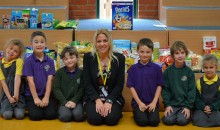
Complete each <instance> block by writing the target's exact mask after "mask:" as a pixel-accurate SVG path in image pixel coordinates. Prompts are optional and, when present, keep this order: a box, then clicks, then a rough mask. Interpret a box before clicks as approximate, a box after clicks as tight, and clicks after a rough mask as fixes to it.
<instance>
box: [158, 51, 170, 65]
mask: <svg viewBox="0 0 220 130" xmlns="http://www.w3.org/2000/svg"><path fill="white" fill-rule="evenodd" d="M159 56H160V58H159V59H160V62H162V63H167V64H168V65H172V64H173V62H174V61H173V58H172V57H171V55H170V49H169V48H167V49H159Z"/></svg>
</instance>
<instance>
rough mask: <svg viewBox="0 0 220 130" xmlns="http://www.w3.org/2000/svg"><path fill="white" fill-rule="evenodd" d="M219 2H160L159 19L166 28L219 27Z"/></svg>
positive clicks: (165, 0) (205, 0) (174, 0)
mask: <svg viewBox="0 0 220 130" xmlns="http://www.w3.org/2000/svg"><path fill="white" fill-rule="evenodd" d="M219 14H220V1H219V0H209V1H207V0H188V1H186V0H185V1H184V0H182V1H181V0H160V1H159V19H160V21H161V22H162V23H163V24H165V25H167V26H220V15H219Z"/></svg>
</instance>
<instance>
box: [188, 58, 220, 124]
mask: <svg viewBox="0 0 220 130" xmlns="http://www.w3.org/2000/svg"><path fill="white" fill-rule="evenodd" d="M202 66H203V70H204V72H205V75H204V76H203V77H201V78H200V79H199V80H198V81H197V94H196V101H195V111H194V113H193V118H192V119H193V124H194V125H196V126H201V127H212V126H220V78H219V77H218V76H217V74H216V72H217V66H218V60H217V58H216V57H215V56H214V55H211V54H207V55H205V56H204V57H203V60H202Z"/></svg>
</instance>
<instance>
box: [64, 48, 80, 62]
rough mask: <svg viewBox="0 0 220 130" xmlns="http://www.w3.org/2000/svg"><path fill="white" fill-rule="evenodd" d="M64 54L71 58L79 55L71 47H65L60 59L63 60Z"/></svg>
mask: <svg viewBox="0 0 220 130" xmlns="http://www.w3.org/2000/svg"><path fill="white" fill-rule="evenodd" d="M66 53H69V54H70V55H71V56H72V55H75V56H76V57H77V58H78V57H79V53H78V51H77V50H76V48H75V47H72V46H66V47H65V48H64V49H63V50H62V52H61V56H60V57H61V58H62V59H63V58H64V57H65V54H66Z"/></svg>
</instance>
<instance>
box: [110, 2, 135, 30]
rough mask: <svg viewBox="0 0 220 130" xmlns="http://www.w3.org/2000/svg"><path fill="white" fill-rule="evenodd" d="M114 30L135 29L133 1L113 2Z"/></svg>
mask: <svg viewBox="0 0 220 130" xmlns="http://www.w3.org/2000/svg"><path fill="white" fill-rule="evenodd" d="M112 30H133V2H112Z"/></svg>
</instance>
